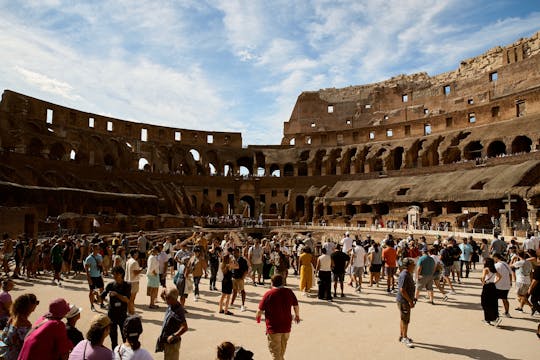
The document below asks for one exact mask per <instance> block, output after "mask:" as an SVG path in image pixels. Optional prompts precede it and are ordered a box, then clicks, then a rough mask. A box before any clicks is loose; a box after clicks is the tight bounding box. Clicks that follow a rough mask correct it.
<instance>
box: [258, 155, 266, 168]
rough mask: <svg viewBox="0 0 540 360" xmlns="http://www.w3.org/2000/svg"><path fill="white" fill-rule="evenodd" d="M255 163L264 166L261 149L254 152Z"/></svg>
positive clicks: (264, 160)
mask: <svg viewBox="0 0 540 360" xmlns="http://www.w3.org/2000/svg"><path fill="white" fill-rule="evenodd" d="M255 164H256V165H257V167H260V168H263V169H264V168H265V167H266V157H265V156H264V153H263V152H262V151H257V152H255Z"/></svg>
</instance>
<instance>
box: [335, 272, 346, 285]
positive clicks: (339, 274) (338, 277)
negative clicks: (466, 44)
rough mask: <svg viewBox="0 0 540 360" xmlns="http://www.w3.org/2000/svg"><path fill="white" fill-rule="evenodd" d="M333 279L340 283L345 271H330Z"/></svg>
mask: <svg viewBox="0 0 540 360" xmlns="http://www.w3.org/2000/svg"><path fill="white" fill-rule="evenodd" d="M332 275H333V278H334V281H339V282H340V283H342V282H343V281H345V273H332Z"/></svg>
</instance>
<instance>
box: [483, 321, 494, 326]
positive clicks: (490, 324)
mask: <svg viewBox="0 0 540 360" xmlns="http://www.w3.org/2000/svg"><path fill="white" fill-rule="evenodd" d="M482 323H483V324H485V325H489V326H492V325H493V324H492V323H491V321H487V320H482Z"/></svg>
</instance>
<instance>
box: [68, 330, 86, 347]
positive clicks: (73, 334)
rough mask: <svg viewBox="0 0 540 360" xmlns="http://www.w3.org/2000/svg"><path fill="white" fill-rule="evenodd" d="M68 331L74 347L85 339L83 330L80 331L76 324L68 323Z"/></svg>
mask: <svg viewBox="0 0 540 360" xmlns="http://www.w3.org/2000/svg"><path fill="white" fill-rule="evenodd" d="M66 332H67V336H68V338H69V340H71V343H72V344H73V347H75V345H77V344H78V343H79V342H80V341H83V340H84V337H83V334H82V332H80V331H79V329H77V328H76V327H74V326H71V325H69V324H67V325H66Z"/></svg>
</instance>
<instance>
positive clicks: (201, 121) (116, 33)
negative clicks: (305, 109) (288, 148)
mask: <svg viewBox="0 0 540 360" xmlns="http://www.w3.org/2000/svg"><path fill="white" fill-rule="evenodd" d="M0 13H1V14H2V16H1V20H0V90H3V89H11V90H14V91H18V92H22V93H25V94H28V95H31V96H34V97H37V98H40V99H44V100H48V101H51V102H54V103H58V104H60V105H64V106H69V107H73V108H76V109H79V110H83V111H88V112H93V113H98V114H103V115H108V116H112V117H116V118H120V119H125V120H130V121H137V122H144V123H150V124H158V125H164V126H170V127H177V128H187V129H197V130H208V131H212V130H214V131H238V132H241V133H242V136H243V142H244V145H248V144H279V143H280V141H281V137H282V135H283V122H285V121H287V120H288V118H289V116H290V114H291V111H292V108H293V106H294V103H295V101H296V98H297V97H298V95H299V94H300V93H301V92H302V91H312V90H318V89H321V88H329V87H345V86H349V85H360V84H367V83H372V82H376V81H381V80H385V79H387V78H390V77H392V76H395V75H398V74H403V73H406V74H410V73H415V72H420V71H426V72H428V74H430V75H435V74H438V73H441V72H445V71H449V70H454V69H456V68H457V67H458V65H459V62H460V61H461V60H463V59H466V58H469V57H473V56H477V55H480V54H481V53H483V52H485V51H486V50H488V49H490V48H492V47H494V46H498V45H503V46H504V45H508V44H510V43H512V42H514V41H515V40H517V39H519V38H521V37H529V36H531V35H532V34H534V33H535V32H537V31H539V30H540V2H539V1H538V0H535V1H511V0H491V1H484V0H476V1H470V0H466V1H462V0H387V1H384V0H377V1H362V0H353V1H348V0H341V1H336V0H334V1H326V0H313V1H300V0H296V1H290V0H287V1H281V0H280V1H258V0H249V1H233V0H223V1H220V0H215V1H210V0H208V1H205V0H199V1H197V0H185V1H159V0H154V1H145V0H137V1H136V0H115V1H90V0H87V1H62V0H18V1H12V0H0Z"/></svg>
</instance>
